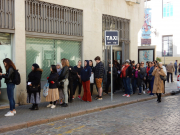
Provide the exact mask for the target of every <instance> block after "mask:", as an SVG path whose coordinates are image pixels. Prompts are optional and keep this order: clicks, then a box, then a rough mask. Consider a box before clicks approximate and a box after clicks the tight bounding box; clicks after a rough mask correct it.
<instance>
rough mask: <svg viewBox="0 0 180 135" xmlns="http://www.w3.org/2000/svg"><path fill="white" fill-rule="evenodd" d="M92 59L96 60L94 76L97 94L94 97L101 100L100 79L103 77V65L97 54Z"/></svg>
mask: <svg viewBox="0 0 180 135" xmlns="http://www.w3.org/2000/svg"><path fill="white" fill-rule="evenodd" d="M94 60H95V61H96V68H95V74H94V78H95V81H96V86H97V88H98V95H97V97H96V100H102V80H103V77H104V66H103V63H102V62H101V58H100V57H99V56H97V57H96V58H95V59H94Z"/></svg>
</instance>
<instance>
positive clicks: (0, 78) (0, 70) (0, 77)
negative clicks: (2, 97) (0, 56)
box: [0, 66, 2, 94]
mask: <svg viewBox="0 0 180 135" xmlns="http://www.w3.org/2000/svg"><path fill="white" fill-rule="evenodd" d="M0 73H2V68H1V66H0ZM1 80H2V76H0V89H1ZM0 94H1V90H0Z"/></svg>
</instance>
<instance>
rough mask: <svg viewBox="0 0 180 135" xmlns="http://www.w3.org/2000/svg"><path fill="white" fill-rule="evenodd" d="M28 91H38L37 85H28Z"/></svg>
mask: <svg viewBox="0 0 180 135" xmlns="http://www.w3.org/2000/svg"><path fill="white" fill-rule="evenodd" d="M28 87H29V88H28V89H29V91H30V92H38V91H39V85H38V86H28Z"/></svg>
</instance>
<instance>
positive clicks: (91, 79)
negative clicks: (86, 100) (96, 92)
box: [90, 73, 94, 83]
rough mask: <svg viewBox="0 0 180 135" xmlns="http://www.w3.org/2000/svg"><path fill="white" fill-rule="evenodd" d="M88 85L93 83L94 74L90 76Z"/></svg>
mask: <svg viewBox="0 0 180 135" xmlns="http://www.w3.org/2000/svg"><path fill="white" fill-rule="evenodd" d="M90 83H94V73H92V74H91V77H90Z"/></svg>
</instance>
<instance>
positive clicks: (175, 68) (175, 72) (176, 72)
mask: <svg viewBox="0 0 180 135" xmlns="http://www.w3.org/2000/svg"><path fill="white" fill-rule="evenodd" d="M175 75H177V67H175Z"/></svg>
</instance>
